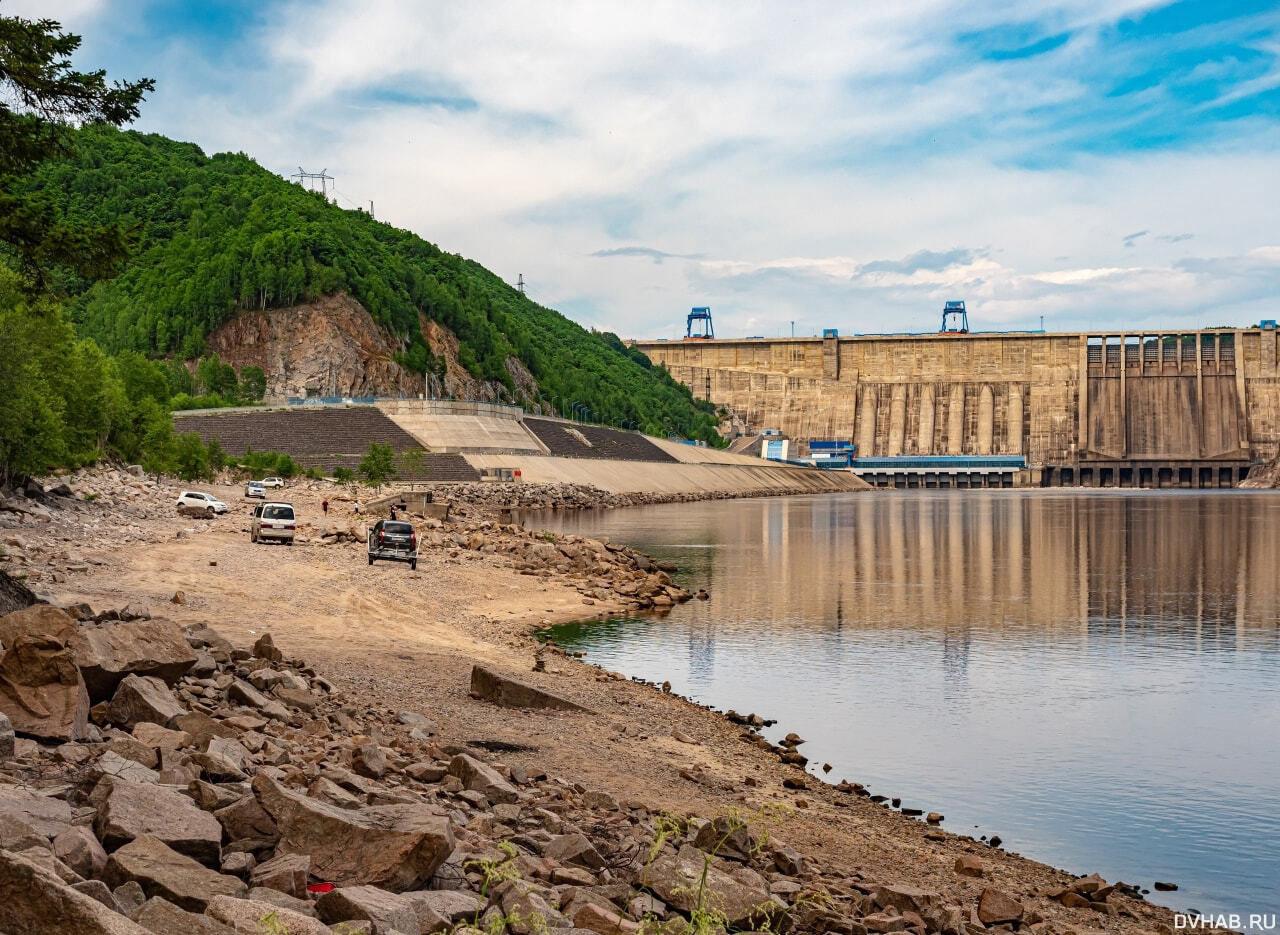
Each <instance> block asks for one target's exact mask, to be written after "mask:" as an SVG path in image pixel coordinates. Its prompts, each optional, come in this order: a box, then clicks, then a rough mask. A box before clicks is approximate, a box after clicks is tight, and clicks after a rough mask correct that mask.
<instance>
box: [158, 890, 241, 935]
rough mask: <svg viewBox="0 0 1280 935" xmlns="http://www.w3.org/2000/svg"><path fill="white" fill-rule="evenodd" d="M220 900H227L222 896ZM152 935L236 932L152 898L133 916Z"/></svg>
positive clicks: (219, 934)
mask: <svg viewBox="0 0 1280 935" xmlns="http://www.w3.org/2000/svg"><path fill="white" fill-rule="evenodd" d="M220 898H221V899H228V898H229V897H226V896H223V897H220ZM133 921H135V922H137V923H138V924H139V925H141V926H142V927H143V928H145V929H146V930H147V931H149V932H151V933H152V935H236V930H235V929H233V928H231V927H230V926H228V925H223V924H222V923H221V922H219V921H217V920H216V919H211V918H209V917H208V916H202V915H196V914H195V913H194V912H187V910H185V909H179V908H178V907H177V906H175V905H174V904H173V903H171V902H169V900H167V899H162V898H161V897H159V896H152V897H151V898H150V899H148V900H147V901H146V903H144V904H143V906H142V908H141V909H139V910H138V911H137V912H135V913H134V914H133Z"/></svg>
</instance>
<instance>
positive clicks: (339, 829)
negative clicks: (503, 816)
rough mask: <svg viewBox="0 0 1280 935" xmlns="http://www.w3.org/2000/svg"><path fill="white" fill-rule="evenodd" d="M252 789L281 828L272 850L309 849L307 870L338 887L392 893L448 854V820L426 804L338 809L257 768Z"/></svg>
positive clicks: (427, 873) (419, 880) (419, 879)
mask: <svg viewBox="0 0 1280 935" xmlns="http://www.w3.org/2000/svg"><path fill="white" fill-rule="evenodd" d="M253 791H254V794H255V795H257V797H258V801H259V802H260V803H261V804H262V807H263V808H264V809H266V810H267V812H268V813H270V815H271V817H272V818H274V819H275V821H276V825H277V827H278V828H279V831H280V841H279V843H278V844H277V845H276V853H277V854H308V855H310V857H311V872H312V874H313V875H314V876H316V877H318V878H319V879H322V880H327V881H331V882H333V883H336V884H338V885H339V886H358V885H360V884H365V883H369V884H373V885H374V886H380V887H383V888H384V889H388V890H391V891H393V892H399V891H401V890H409V889H414V888H415V887H417V886H420V885H424V884H425V883H426V882H427V881H428V880H429V879H431V877H432V875H433V874H434V873H435V872H436V870H437V868H439V866H440V865H441V864H442V863H444V861H445V859H446V858H448V856H449V855H450V854H452V853H453V848H454V840H453V831H452V829H451V827H450V825H449V820H448V819H447V818H444V817H443V816H440V815H437V814H435V813H434V812H433V811H432V810H431V809H430V808H429V807H428V806H425V805H378V806H373V807H370V808H361V809H343V808H339V807H337V806H336V805H330V804H328V803H327V802H321V801H319V800H317V799H312V798H308V797H307V796H305V795H302V794H301V793H298V792H294V791H292V790H289V789H286V788H285V787H284V786H282V785H280V784H279V783H277V782H276V781H275V780H274V779H272V778H271V777H270V776H267V775H266V774H264V773H259V774H258V775H257V776H255V777H254V779H253Z"/></svg>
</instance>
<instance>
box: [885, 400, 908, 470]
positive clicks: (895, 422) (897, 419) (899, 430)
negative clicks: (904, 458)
mask: <svg viewBox="0 0 1280 935" xmlns="http://www.w3.org/2000/svg"><path fill="white" fill-rule="evenodd" d="M906 434H907V385H906V384H905V383H896V384H894V387H893V396H892V397H891V399H890V401H889V450H888V454H889V457H891V458H892V457H896V456H898V455H900V454H902V444H903V440H904V439H905V437H906Z"/></svg>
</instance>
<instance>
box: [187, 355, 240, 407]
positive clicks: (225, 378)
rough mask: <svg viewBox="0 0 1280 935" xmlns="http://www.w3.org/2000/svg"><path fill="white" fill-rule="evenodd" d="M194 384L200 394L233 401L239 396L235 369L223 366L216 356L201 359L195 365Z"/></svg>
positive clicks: (238, 384) (238, 383)
mask: <svg viewBox="0 0 1280 935" xmlns="http://www.w3.org/2000/svg"><path fill="white" fill-rule="evenodd" d="M195 382H196V384H197V386H198V388H199V390H200V392H201V393H204V394H212V395H217V396H221V397H224V398H228V399H234V398H235V397H236V396H238V395H239V391H240V381H239V380H238V379H237V378H236V368H235V367H232V366H231V365H230V364H224V363H223V362H222V361H221V360H219V359H218V355H217V354H214V355H213V356H212V357H204V358H201V360H200V363H198V364H196V379H195Z"/></svg>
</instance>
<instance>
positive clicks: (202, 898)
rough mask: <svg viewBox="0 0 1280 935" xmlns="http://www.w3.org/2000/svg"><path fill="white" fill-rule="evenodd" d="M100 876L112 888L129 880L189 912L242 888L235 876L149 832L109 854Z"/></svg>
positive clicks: (241, 883) (238, 891) (150, 894)
mask: <svg viewBox="0 0 1280 935" xmlns="http://www.w3.org/2000/svg"><path fill="white" fill-rule="evenodd" d="M102 879H103V882H105V883H106V884H107V885H108V886H110V887H113V888H114V887H117V886H122V885H124V884H125V883H128V882H129V881H130V880H132V881H134V882H136V883H137V884H138V885H139V886H141V887H142V891H143V892H144V893H145V894H146V895H147V896H148V897H150V896H162V897H164V898H165V899H167V900H169V902H171V903H173V904H174V905H176V906H178V907H180V908H182V909H186V910H188V911H189V912H204V909H205V906H207V905H208V904H209V900H211V899H213V898H214V897H215V896H239V895H240V894H241V893H243V892H244V890H245V885H244V883H243V882H241V881H240V880H238V879H237V878H235V877H232V876H226V875H224V874H221V873H217V872H215V871H213V870H210V869H209V868H208V867H205V866H204V865H202V864H200V863H197V862H196V861H194V860H192V859H191V858H190V857H187V856H186V855H184V854H179V853H178V852H177V851H175V850H174V849H173V848H171V847H167V846H166V845H165V843H164V842H163V841H161V840H159V839H158V838H154V837H152V836H151V835H149V834H144V835H143V836H142V837H140V838H136V839H134V840H133V841H130V842H129V843H128V844H126V845H125V846H124V847H122V848H120V850H118V851H116V852H115V853H114V854H112V855H111V856H110V857H109V858H108V859H107V867H106V869H105V870H104V871H103V873H102Z"/></svg>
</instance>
